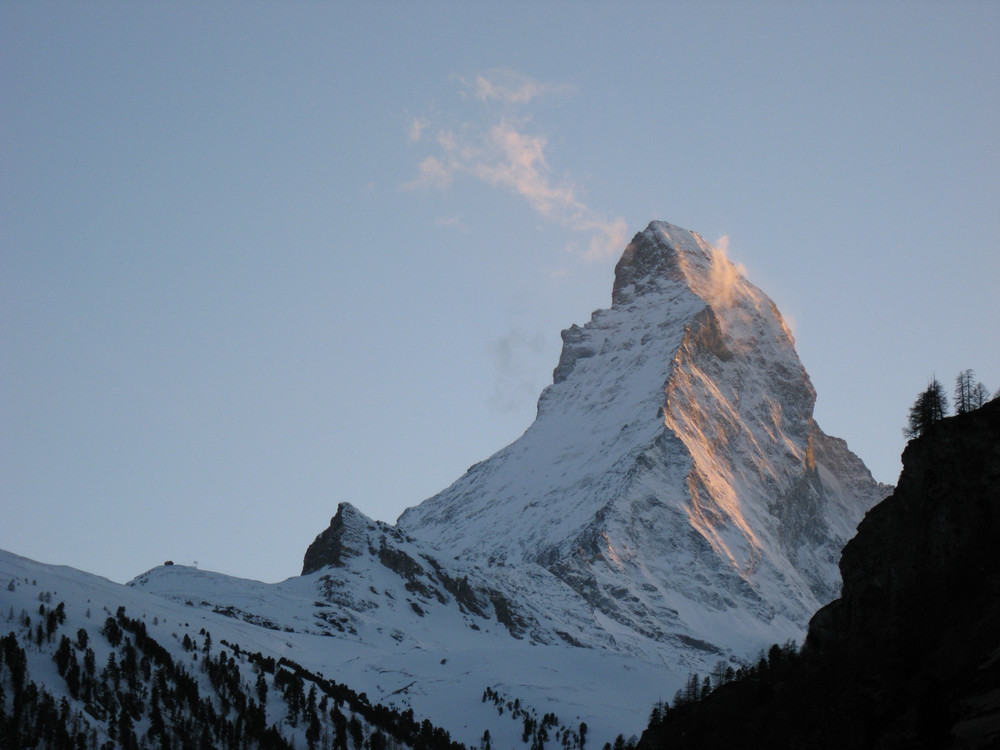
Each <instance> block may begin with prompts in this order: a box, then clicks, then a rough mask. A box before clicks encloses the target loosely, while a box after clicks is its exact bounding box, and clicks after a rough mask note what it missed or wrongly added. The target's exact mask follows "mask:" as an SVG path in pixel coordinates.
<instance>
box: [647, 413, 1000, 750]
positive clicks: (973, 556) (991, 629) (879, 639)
mask: <svg viewBox="0 0 1000 750" xmlns="http://www.w3.org/2000/svg"><path fill="white" fill-rule="evenodd" d="M997 539H1000V400H994V401H992V402H990V403H988V404H986V405H985V406H984V407H982V408H981V409H978V410H976V411H974V412H970V413H968V414H962V415H958V416H956V417H953V418H950V419H946V420H944V421H942V422H940V423H938V424H936V425H935V426H934V427H933V428H931V429H930V430H928V432H927V433H926V434H925V435H923V436H921V437H919V438H917V439H915V440H912V441H910V443H909V444H908V445H907V447H906V450H905V451H904V453H903V472H902V474H901V475H900V479H899V484H898V486H897V487H896V490H895V492H894V493H893V494H892V495H891V496H889V497H888V498H886V500H884V501H883V502H882V503H880V504H879V505H877V506H876V507H874V508H873V509H872V510H871V511H869V513H868V514H867V515H866V516H865V518H864V520H863V521H862V522H861V524H860V525H859V527H858V533H857V535H856V536H855V537H854V538H853V539H852V540H851V541H850V542H849V543H848V544H847V546H846V547H845V548H844V552H843V555H842V557H841V562H840V569H841V573H842V575H843V581H844V582H843V590H842V595H841V597H840V598H839V599H837V600H835V601H833V602H832V603H830V604H828V605H827V606H825V607H823V608H822V609H821V610H819V612H817V613H816V615H815V616H814V617H813V619H812V621H811V623H810V626H809V633H808V636H807V638H806V643H805V645H804V647H803V649H802V651H801V653H800V654H795V653H790V654H788V653H785V652H784V651H782V650H780V649H777V647H775V648H773V649H772V654H771V655H770V658H769V659H761V661H760V662H759V664H757V665H752V666H750V667H748V668H746V669H745V670H741V674H740V675H739V676H738V677H737V679H735V680H733V681H730V682H727V683H725V684H723V685H721V686H720V687H717V688H716V689H715V690H714V691H713V692H711V693H710V694H709V695H708V696H707V697H703V698H702V699H701V700H697V701H693V702H686V703H684V704H683V705H681V706H679V707H675V708H673V709H670V710H668V711H667V715H666V718H665V719H663V720H662V721H661V722H659V723H657V724H656V725H655V726H651V727H650V728H649V729H648V730H647V731H646V732H645V733H644V735H643V738H642V741H641V743H640V744H641V747H642V748H645V749H647V750H654V749H655V750H659V749H660V748H666V747H669V748H695V747H697V748H715V747H733V746H742V747H771V748H791V747H810V748H877V749H878V750H888V749H890V748H963V749H964V748H994V747H1000V556H998V554H997Z"/></svg>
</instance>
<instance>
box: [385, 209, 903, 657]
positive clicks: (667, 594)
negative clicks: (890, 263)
mask: <svg viewBox="0 0 1000 750" xmlns="http://www.w3.org/2000/svg"><path fill="white" fill-rule="evenodd" d="M562 337H563V342H564V346H563V351H562V355H561V356H560V359H559V363H558V365H557V367H556V369H555V372H554V373H553V383H552V385H551V386H549V387H548V388H546V389H545V391H544V392H543V393H542V395H541V398H540V399H539V402H538V415H537V418H536V420H535V422H534V423H533V424H532V425H531V426H530V427H529V428H528V430H527V431H526V432H525V434H524V435H523V436H522V437H521V438H520V439H518V440H517V441H515V442H514V443H513V444H511V445H510V446H508V447H507V448H505V449H503V450H502V451H500V452H499V453H497V454H496V455H494V456H493V457H491V458H490V459H488V460H486V461H483V462H482V463H480V464H477V465H475V466H473V467H472V468H471V469H470V470H469V471H468V473H466V474H465V476H463V477H462V478H460V479H459V480H458V481H457V482H455V484H453V485H452V486H451V487H449V488H448V489H446V490H445V491H444V492H442V493H440V494H439V495H436V496H435V497H432V498H430V499H429V500H427V501H425V502H424V503H422V504H420V505H419V506H417V507H415V508H411V509H409V510H407V511H406V512H404V513H403V515H402V516H401V517H400V519H399V521H398V528H399V529H400V530H401V531H402V532H404V533H405V534H407V535H409V536H411V537H413V538H415V539H417V540H419V541H423V542H425V543H426V544H427V545H429V546H431V547H434V548H437V549H439V550H441V552H442V553H444V555H446V556H447V557H455V556H457V557H458V558H460V559H463V560H477V561H480V562H481V563H485V567H487V568H490V569H494V570H502V569H504V568H506V569H507V570H510V569H514V570H525V569H529V570H536V574H537V571H544V573H545V574H547V575H551V576H552V577H554V578H555V579H556V581H555V582H553V583H554V584H556V583H557V584H559V585H558V586H557V588H560V589H562V588H563V587H565V588H568V589H569V592H571V598H572V597H576V598H579V600H581V601H579V602H578V606H577V609H579V610H580V611H581V612H593V613H594V617H593V619H592V622H591V623H590V627H595V626H597V627H600V625H599V623H601V622H603V621H604V620H602V616H603V617H604V618H609V619H610V621H612V622H614V623H615V625H614V627H613V628H611V627H608V628H604V629H605V630H612V629H613V630H614V632H615V636H614V643H615V647H617V648H625V649H628V648H641V649H644V650H645V649H647V648H648V645H649V644H648V642H649V641H652V642H654V643H672V644H674V645H678V644H685V643H686V644H688V645H692V644H693V645H694V646H695V647H696V648H701V649H703V650H704V651H706V652H708V653H715V654H722V653H726V652H728V651H729V650H730V649H732V648H733V647H734V645H740V644H741V636H745V635H747V634H753V637H759V636H761V635H763V634H764V633H768V634H769V635H770V636H771V637H773V638H774V639H776V640H781V639H782V638H781V637H782V636H784V637H796V636H798V635H800V634H801V630H802V628H803V626H804V625H805V622H806V620H807V618H808V616H809V614H810V613H811V612H813V611H814V610H815V609H816V608H817V607H818V606H819V605H820V604H822V603H823V602H825V601H828V600H829V599H831V598H832V597H833V596H835V595H836V592H837V586H838V583H837V569H836V560H837V556H838V555H839V551H840V548H841V547H842V545H843V544H844V542H846V540H847V539H848V538H849V537H850V535H851V534H852V533H853V530H854V527H855V525H856V524H857V522H858V520H860V518H861V516H862V514H863V513H864V511H865V510H867V509H868V508H869V507H871V505H872V504H874V503H875V502H876V501H877V500H878V499H880V498H881V497H883V496H884V495H885V493H886V491H887V488H885V487H882V486H879V485H878V484H876V483H875V482H874V481H873V480H872V478H871V475H870V473H869V472H868V471H867V469H866V468H865V467H864V465H863V464H862V463H861V461H860V460H859V459H857V457H855V456H854V455H853V454H851V453H850V451H849V450H848V449H847V447H846V445H845V444H844V443H843V442H842V441H839V440H836V439H832V438H829V437H827V436H826V435H824V434H823V432H822V431H821V430H820V429H819V427H818V426H817V425H816V424H815V422H814V421H813V419H812V411H813V404H814V400H815V393H814V391H813V388H812V385H811V383H810V382H809V378H808V376H807V375H806V372H805V370H804V369H803V367H802V364H801V363H800V362H799V359H798V357H797V355H796V354H795V349H794V342H793V340H792V336H791V333H790V332H789V330H788V328H787V326H786V325H785V323H784V321H783V320H782V318H781V315H780V314H779V313H778V311H777V309H776V308H775V306H774V304H773V303H772V302H771V300H770V299H768V298H767V296H765V295H764V294H763V293H762V292H761V291H760V290H759V289H757V288H756V287H754V286H753V285H752V284H750V283H749V282H748V281H747V280H746V279H745V278H743V276H742V274H741V273H740V272H739V271H738V270H737V269H736V268H735V267H734V266H733V264H732V263H730V262H729V261H728V260H727V259H726V258H725V256H724V255H723V254H722V253H719V252H718V251H716V250H715V249H714V248H712V247H711V246H710V245H709V244H708V243H706V242H705V241H704V240H703V239H702V238H701V237H699V236H698V235H696V234H693V233H691V232H688V231H686V230H683V229H680V228H679V227H675V226H672V225H670V224H666V223H661V222H654V223H652V224H650V225H649V227H647V229H646V230H645V231H643V232H641V233H639V234H637V235H636V236H635V238H634V239H633V241H632V242H631V243H630V244H629V246H628V247H627V248H626V250H625V252H624V254H623V256H622V258H621V260H620V261H619V263H618V265H617V267H616V269H615V282H614V287H613V294H612V306H611V308H610V309H608V310H599V311H597V312H595V313H594V314H593V316H592V318H591V320H590V322H589V323H587V324H586V325H585V326H583V327H582V328H581V327H578V326H573V327H571V328H570V329H568V330H566V331H564V332H563V334H562ZM584 619H586V617H584ZM574 637H579V636H578V635H575V636H574ZM584 640H586V639H584Z"/></svg>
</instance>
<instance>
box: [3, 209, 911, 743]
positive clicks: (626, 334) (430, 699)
mask: <svg viewBox="0 0 1000 750" xmlns="http://www.w3.org/2000/svg"><path fill="white" fill-rule="evenodd" d="M562 336H563V341H564V346H563V351H562V354H561V356H560V359H559V362H558V365H557V366H556V368H555V371H554V373H553V383H552V385H550V386H549V387H547V388H546V389H545V390H544V391H543V393H542V394H541V397H540V398H539V402H538V414H537V417H536V419H535V421H534V423H533V424H532V425H531V426H530V427H529V428H528V430H527V431H526V432H525V433H524V435H522V436H521V437H520V438H519V439H518V440H516V441H515V442H514V443H512V444H511V445H509V446H507V447H506V448H504V449H503V450H501V451H499V452H498V453H496V454H495V455H494V456H492V457H490V458H488V459H487V460H485V461H482V462H481V463H478V464H476V465H475V466H473V467H471V468H470V469H469V471H468V472H467V473H466V474H465V475H464V476H463V477H461V478H460V479H458V481H456V482H455V483H454V484H453V485H452V486H451V487H449V488H447V489H446V490H444V491H443V492H441V493H440V494H438V495H436V496H434V497H432V498H430V499H428V500H427V501H425V502H424V503H422V504H420V505H418V506H417V507H415V508H411V509H409V510H407V511H406V512H405V513H403V515H402V516H401V517H400V518H399V520H398V522H397V523H396V524H395V525H391V524H387V523H384V522H380V521H374V520H372V519H369V518H367V517H365V516H364V514H362V513H361V512H360V511H358V510H357V509H356V508H354V507H353V506H351V505H349V504H346V503H342V504H341V505H340V506H339V507H338V508H337V511H336V515H335V516H334V517H333V519H332V521H331V525H330V527H329V528H328V529H326V530H325V531H323V532H322V533H321V534H320V535H319V536H318V537H317V538H316V541H315V542H314V543H313V544H312V545H311V546H310V547H309V549H308V550H307V551H306V554H305V558H304V565H303V575H302V576H300V577H297V578H293V579H289V580H288V581H285V582H283V583H280V584H262V583H259V582H254V581H244V580H240V579H234V578H229V577H226V576H221V575H218V574H211V573H206V572H201V571H194V570H192V569H190V568H184V567H181V566H163V567H160V568H156V569H154V570H152V571H149V572H148V573H146V574H144V575H142V576H140V577H139V578H137V579H136V580H135V581H133V582H132V584H130V586H131V588H130V591H129V596H130V597H133V598H134V597H137V596H139V595H140V594H141V595H142V597H146V598H141V597H140V598H139V599H135V601H136V602H138V603H139V605H141V606H142V607H146V608H147V609H148V611H150V612H152V611H153V609H155V608H156V607H170V608H173V609H171V612H172V613H173V614H172V616H171V621H175V618H178V617H181V616H183V617H184V619H185V623H187V622H189V621H193V619H194V617H195V613H197V618H198V620H199V622H201V621H202V620H203V621H204V622H205V623H208V622H211V623H212V628H211V629H212V631H213V633H214V632H216V631H220V632H222V631H224V632H227V633H229V639H230V640H232V639H237V642H239V643H240V644H241V645H242V644H244V643H245V644H249V645H244V646H243V648H244V650H251V649H252V650H254V651H259V652H260V653H262V654H264V655H271V656H273V657H274V658H278V657H280V656H282V655H288V654H294V655H295V656H294V658H295V661H296V662H297V663H298V664H300V665H302V666H303V667H304V668H306V669H308V670H312V671H313V672H316V673H320V672H321V673H323V674H324V675H326V676H327V677H329V678H331V679H336V680H338V681H340V682H344V683H347V684H348V685H350V686H351V687H353V688H354V689H355V690H358V691H364V692H365V693H366V694H367V696H368V698H370V699H371V700H372V701H373V702H378V703H383V704H385V705H387V706H395V707H397V708H399V709H401V710H405V709H408V708H409V709H412V710H413V711H414V713H415V714H416V715H417V716H426V717H428V718H430V720H431V721H432V722H434V723H435V724H438V725H440V726H442V727H444V728H445V729H446V730H448V731H449V732H450V733H451V735H452V737H453V738H454V739H456V740H458V741H460V742H463V743H465V744H467V745H471V744H481V741H482V735H483V732H484V731H485V730H486V729H488V730H489V732H490V737H491V738H492V742H493V744H496V745H497V746H499V745H501V744H502V745H503V746H504V747H505V748H506V747H507V746H510V747H518V746H521V745H529V744H534V743H535V741H536V740H537V739H538V737H539V727H540V726H542V724H543V723H545V722H542V717H546V716H548V717H550V720H549V721H548V722H547V723H548V731H547V734H548V737H549V741H550V743H551V742H552V741H555V742H557V743H559V744H561V745H562V746H563V747H564V748H567V750H568V748H571V747H579V748H581V750H582V747H583V746H584V745H589V746H591V747H594V746H596V747H600V745H601V744H603V743H604V742H607V741H611V740H612V739H613V738H614V736H615V735H616V734H617V733H619V732H621V733H624V734H625V736H626V737H627V736H628V735H629V734H630V733H633V732H637V731H639V729H641V727H642V726H643V725H644V724H645V720H646V717H647V716H648V709H649V706H650V705H651V704H652V703H653V702H654V701H656V700H657V699H659V698H663V697H670V696H672V695H673V692H674V691H675V690H676V689H677V688H678V687H680V686H681V685H682V684H683V682H684V680H685V678H686V676H687V675H688V673H689V672H692V671H699V672H702V673H703V674H704V673H705V672H707V671H708V670H709V669H711V668H712V667H713V666H714V665H716V664H717V662H718V661H720V660H723V661H726V660H736V659H743V658H747V657H753V656H754V655H755V653H756V652H757V650H759V649H760V648H763V647H766V646H768V645H769V644H771V643H774V642H778V643H781V642H784V641H786V640H788V639H800V638H801V636H802V635H803V633H804V632H805V627H806V624H807V622H808V619H809V617H810V615H811V614H812V613H813V612H814V611H815V610H816V609H818V608H819V607H820V606H821V605H823V604H825V603H826V602H828V601H830V600H831V599H833V598H834V597H835V596H836V594H837V592H838V586H839V575H838V570H837V560H838V559H839V554H840V550H841V548H842V547H843V545H844V543H845V542H846V541H847V540H848V539H849V538H850V537H851V536H852V535H853V532H854V529H855V526H856V525H857V523H858V521H860V519H861V517H862V516H863V515H864V513H865V511H866V510H867V509H868V508H870V507H871V506H872V505H873V504H874V503H875V502H877V501H878V500H880V499H881V498H882V497H884V496H885V495H886V494H888V492H889V490H890V489H891V488H889V487H886V486H883V485H879V484H877V483H876V482H874V480H873V479H872V477H871V474H870V473H869V472H868V470H867V469H866V468H865V466H864V464H863V463H862V462H861V460H860V459H859V458H857V457H856V456H855V455H854V454H852V453H851V452H850V451H849V450H848V448H847V446H846V444H845V443H844V442H843V441H841V440H838V439H836V438H831V437H828V436H826V435H825V434H824V433H823V432H822V431H821V430H820V429H819V427H818V426H817V425H816V423H815V422H814V421H813V419H812V412H813V403H814V399H815V394H814V391H813V388H812V385H811V383H810V382H809V378H808V376H807V375H806V373H805V370H804V369H803V367H802V364H801V363H800V362H799V359H798V357H797V355H796V353H795V349H794V342H793V340H792V336H791V334H790V332H789V330H788V328H787V326H786V325H785V323H784V322H783V320H782V318H781V316H780V314H779V313H778V311H777V309H776V308H775V306H774V304H773V303H772V302H771V301H770V300H769V299H768V298H767V296H766V295H764V294H763V293H762V292H761V291H760V290H759V289H757V288H756V287H754V286H753V285H752V284H750V283H749V282H748V281H747V280H746V279H745V278H743V276H742V274H741V273H740V272H739V270H738V269H737V268H736V267H735V266H733V264H731V263H730V262H729V261H728V260H727V259H726V258H725V256H724V254H722V253H720V252H718V251H716V250H715V249H714V248H712V247H711V246H710V245H709V244H708V243H706V242H705V241H704V240H703V239H702V238H701V237H699V236H698V235H696V234H693V233H691V232H688V231H686V230H683V229H680V228H678V227H675V226H672V225H670V224H666V223H661V222H654V223H652V224H650V225H649V227H647V228H646V230H644V231H643V232H641V233H639V234H637V235H636V236H635V238H634V239H633V241H632V242H631V243H630V244H629V246H628V247H627V248H626V249H625V252H624V254H623V256H622V258H621V260H620V261H619V263H618V265H617V267H616V269H615V281H614V287H613V292H612V305H611V307H610V308H609V309H606V310H599V311H597V312H595V313H594V314H593V316H592V318H591V320H590V322H589V323H587V324H586V325H584V326H582V327H579V326H572V327H571V328H570V329H568V330H566V331H564V332H563V334H562ZM0 563H4V564H5V565H8V566H12V567H14V568H16V567H17V565H22V566H23V565H24V564H26V563H24V562H22V561H20V559H19V558H18V559H17V560H15V561H14V562H10V560H9V559H7V560H6V562H5V558H2V557H0ZM15 563H16V564H15ZM43 568H44V566H42V567H40V568H39V569H38V570H42V569H43ZM43 573H44V571H43ZM43 573H38V572H37V571H36V572H35V573H33V574H32V575H33V576H34V575H42V574H43ZM4 575H5V570H4V567H3V565H0V583H2V582H3V576H4ZM11 575H12V577H13V578H16V577H18V576H20V577H22V578H27V576H26V575H23V574H21V573H18V572H17V571H16V570H15V571H13V572H12V574H11ZM44 575H48V574H47V573H45V574H44ZM53 575H55V573H53ZM81 575H82V574H81ZM0 594H2V592H0ZM101 596H102V597H104V598H103V599H101V602H102V604H101V606H106V607H108V608H109V610H111V611H114V606H113V602H114V599H115V596H117V594H116V592H115V591H114V590H109V591H108V592H105V593H103V594H102V595H101ZM129 601H132V599H129ZM95 602H96V600H95ZM105 602H106V603H105ZM152 602H159V604H155V605H154V604H152ZM139 605H136V606H139ZM178 613H183V615H181V614H178ZM206 618H207V619H206ZM175 632H179V631H175ZM178 638H179V636H178ZM484 699H485V700H484ZM532 717H534V718H532ZM532 722H534V724H532ZM581 723H586V725H587V727H588V728H589V735H586V736H585V737H584V738H583V739H581V737H580V735H581V728H580V724H581ZM292 734H293V735H294V731H293V732H292ZM585 734H586V733H585ZM404 744H405V742H404Z"/></svg>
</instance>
